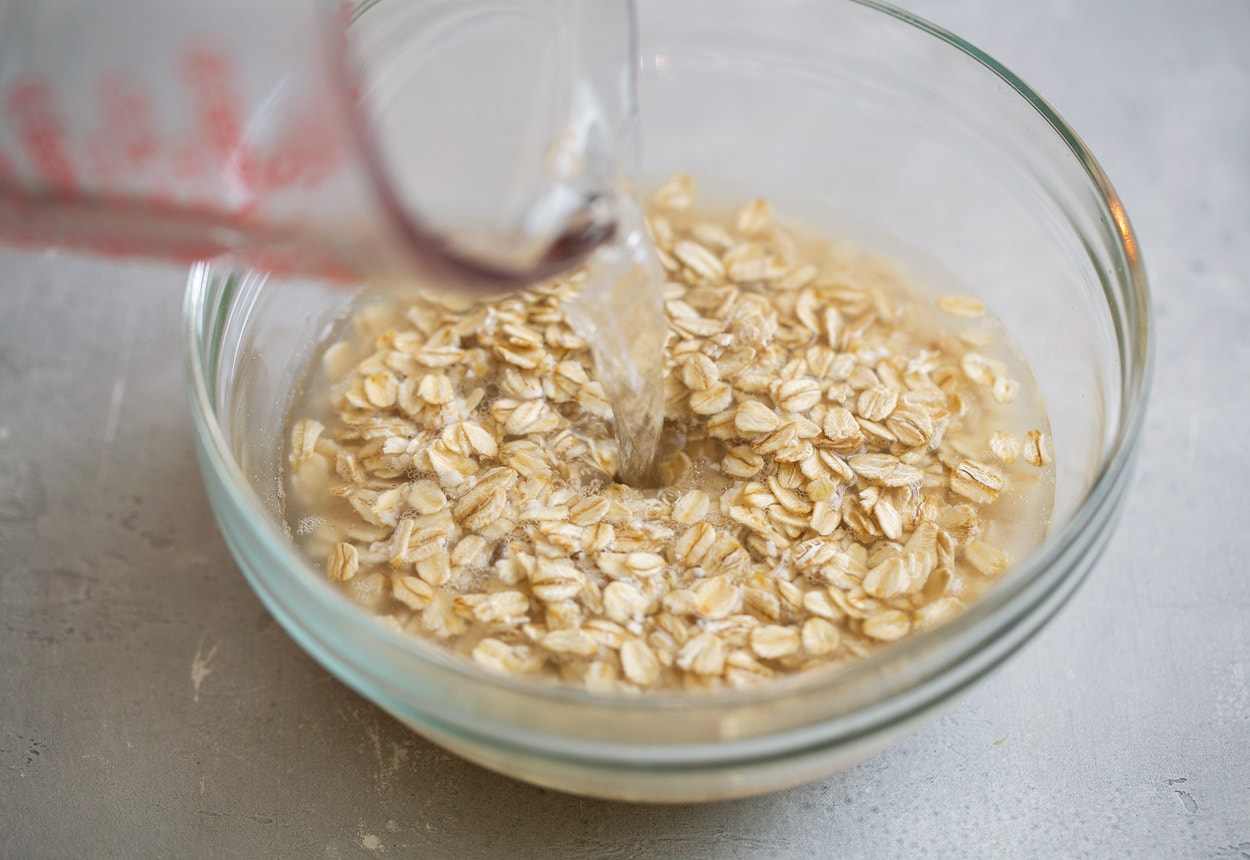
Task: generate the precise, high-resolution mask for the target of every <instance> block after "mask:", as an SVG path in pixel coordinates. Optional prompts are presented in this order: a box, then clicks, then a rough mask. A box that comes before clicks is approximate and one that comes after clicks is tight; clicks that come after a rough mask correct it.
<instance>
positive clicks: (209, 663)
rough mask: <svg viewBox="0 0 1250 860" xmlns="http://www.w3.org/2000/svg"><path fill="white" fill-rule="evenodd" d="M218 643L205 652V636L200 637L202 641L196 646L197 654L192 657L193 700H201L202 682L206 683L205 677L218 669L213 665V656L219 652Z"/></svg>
mask: <svg viewBox="0 0 1250 860" xmlns="http://www.w3.org/2000/svg"><path fill="white" fill-rule="evenodd" d="M218 644H220V643H217V644H214V645H213V647H212V648H209V649H208V653H207V654H205V653H204V637H203V636H201V637H200V642H199V644H198V645H196V646H195V656H194V657H193V658H191V689H192V691H193V696H192V701H196V702H198V701H199V700H200V684H203V683H204V679H205V678H207V677H208V676H209V675H211V674H212V673H213V670H214V669H216V668H217V667H215V666H214V665H213V657H214V656H215V655H216V654H217V645H218Z"/></svg>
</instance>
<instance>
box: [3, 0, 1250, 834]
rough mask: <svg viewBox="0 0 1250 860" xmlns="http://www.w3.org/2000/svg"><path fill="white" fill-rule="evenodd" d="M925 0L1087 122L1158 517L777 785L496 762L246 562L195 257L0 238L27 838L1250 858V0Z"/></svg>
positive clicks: (1142, 490)
mask: <svg viewBox="0 0 1250 860" xmlns="http://www.w3.org/2000/svg"><path fill="white" fill-rule="evenodd" d="M905 5H906V6H907V7H908V8H909V9H913V10H914V11H916V12H917V13H918V14H921V15H923V16H926V17H930V18H931V19H932V20H934V21H936V22H937V23H939V24H942V25H945V26H947V27H948V28H950V29H952V30H954V31H955V32H957V33H959V34H961V35H963V36H965V37H966V38H968V39H969V40H971V41H972V42H973V43H974V44H977V45H979V46H981V47H982V48H984V49H985V50H986V51H987V52H989V53H990V54H991V55H993V56H995V57H997V58H998V59H1000V60H1002V61H1003V62H1004V63H1005V64H1006V65H1007V66H1008V67H1010V68H1012V69H1013V70H1014V71H1016V72H1017V73H1019V74H1020V76H1021V77H1023V78H1024V79H1025V80H1026V81H1028V82H1030V83H1031V84H1032V85H1033V86H1034V87H1035V88H1036V89H1037V90H1038V91H1039V92H1040V93H1042V95H1043V96H1045V97H1046V98H1047V99H1048V100H1049V101H1050V102H1051V103H1052V104H1053V105H1054V106H1055V107H1056V108H1057V109H1058V110H1059V112H1060V113H1061V114H1062V115H1063V116H1064V117H1065V118H1066V119H1067V120H1068V121H1069V122H1070V123H1071V124H1072V125H1073V126H1074V127H1075V128H1076V129H1077V130H1078V132H1080V134H1081V135H1082V136H1083V138H1084V139H1085V141H1086V143H1088V144H1089V146H1090V148H1091V149H1092V150H1093V151H1094V152H1095V153H1096V154H1097V155H1098V157H1099V158H1100V160H1101V161H1102V164H1103V166H1104V167H1105V168H1106V170H1107V173H1108V174H1109V175H1110V177H1111V179H1112V182H1113V183H1115V185H1116V187H1117V188H1118V190H1119V191H1120V193H1121V194H1122V196H1123V199H1124V203H1125V206H1126V208H1127V211H1128V213H1129V215H1130V217H1131V218H1132V219H1133V222H1134V225H1135V226H1136V228H1137V230H1138V234H1139V238H1140V242H1141V247H1142V249H1143V251H1144V255H1145V259H1146V264H1147V268H1148V270H1149V273H1150V276H1151V280H1152V285H1153V289H1154V301H1155V310H1156V314H1157V342H1156V346H1157V353H1156V356H1157V367H1156V376H1155V387H1154V394H1153V398H1152V403H1151V407H1150V411H1149V414H1148V418H1147V422H1146V428H1145V438H1144V441H1143V445H1142V452H1141V453H1142V456H1141V461H1140V468H1139V472H1138V476H1137V479H1136V483H1135V486H1134V488H1133V490H1132V492H1131V498H1130V499H1129V502H1128V506H1127V510H1126V511H1125V514H1124V518H1123V520H1122V522H1121V524H1120V526H1119V528H1118V531H1117V533H1116V535H1115V536H1114V538H1113V539H1112V542H1111V545H1110V548H1109V549H1108V550H1107V552H1106V555H1105V556H1104V558H1103V560H1102V561H1101V562H1100V564H1099V566H1098V568H1097V569H1096V570H1095V572H1094V574H1093V575H1092V576H1091V578H1090V580H1089V581H1088V582H1087V584H1086V585H1085V586H1084V587H1083V589H1082V590H1081V591H1080V592H1079V593H1078V595H1077V597H1076V598H1075V599H1074V600H1073V601H1072V602H1071V603H1070V604H1069V605H1068V607H1067V608H1066V609H1065V610H1064V611H1063V612H1062V613H1061V614H1060V616H1059V617H1058V618H1057V620H1056V621H1055V622H1054V623H1053V624H1051V625H1050V626H1049V627H1048V628H1047V629H1046V630H1045V631H1044V632H1043V633H1042V634H1041V635H1040V636H1039V637H1038V638H1037V639H1036V640H1035V641H1034V642H1033V643H1032V644H1031V645H1030V646H1029V647H1027V648H1026V649H1025V650H1024V651H1023V652H1022V653H1021V654H1019V655H1018V656H1017V657H1016V658H1014V659H1013V660H1012V661H1011V662H1010V663H1008V665H1007V666H1005V667H1004V668H1002V669H1001V670H999V671H998V672H996V673H995V674H994V675H992V676H991V677H990V678H988V679H987V680H985V681H984V682H983V683H981V684H980V685H979V686H978V687H976V688H975V689H974V690H973V691H972V692H971V693H970V694H969V695H967V696H966V697H965V698H964V699H963V700H962V701H961V702H960V703H959V704H958V705H956V706H955V707H954V708H953V709H952V710H951V711H950V712H949V713H948V714H947V715H946V716H944V717H943V718H941V719H940V720H937V721H936V722H934V723H931V724H930V725H928V726H927V727H925V728H923V729H922V730H921V731H920V732H919V733H918V734H916V735H915V736H914V737H912V738H911V739H909V740H907V741H906V742H904V743H902V744H900V745H898V746H897V747H895V748H893V749H891V750H889V751H887V752H885V753H883V754H881V755H879V756H877V757H876V758H874V759H872V760H870V761H868V762H866V763H865V764H862V765H860V766H858V767H856V768H853V769H851V770H848V771H845V772H842V773H839V774H835V775H833V776H830V777H828V778H826V779H823V780H821V781H819V782H816V783H814V784H812V785H808V786H804V787H801V788H796V789H793V790H790V791H785V792H782V793H779V794H775V795H771V796H766V797H762V798H757V799H752V800H743V801H734V802H724V803H718V804H710V805H697V806H674V807H647V806H630V805H623V804H613V803H606V802H600V801H594V800H587V799H581V798H576V797H569V796H565V795H562V794H558V793H554V792H549V791H544V790H541V789H538V788H533V787H530V786H527V785H523V784H520V783H517V782H514V781H511V780H509V779H506V778H503V777H499V776H496V775H494V774H492V773H489V772H487V771H484V770H481V769H479V768H477V767H475V766H472V765H469V764H466V763H464V762H462V761H460V760H458V759H457V758H455V757H453V756H451V755H449V754H447V753H445V752H443V751H441V750H440V749H439V748H437V747H435V746H433V745H431V744H429V743H427V742H425V741H423V740H422V739H420V738H419V737H417V736H415V735H413V734H411V733H410V732H409V731H408V730H406V729H404V728H403V727H401V726H400V725H398V724H397V723H396V722H394V721H393V720H392V719H390V718H389V717H388V716H387V715H385V714H384V713H382V712H381V711H379V710H378V709H377V708H375V707H374V706H372V705H370V704H369V703H367V702H365V701H363V700H362V699H360V698H358V697H357V696H356V695H355V694H353V693H351V692H349V691H348V690H347V689H346V688H345V687H343V686H342V685H341V684H340V683H338V682H337V681H336V680H334V679H333V678H331V677H330V676H329V675H327V674H326V672H325V671H323V670H322V669H321V668H320V667H319V666H317V665H316V664H314V663H313V662H312V660H311V659H310V658H308V657H307V656H305V655H304V654H303V652H301V651H300V650H299V648H297V647H296V646H295V644H294V643H293V642H292V641H291V640H290V639H288V638H287V636H286V635H285V634H284V633H283V632H282V630H281V629H280V628H279V627H278V626H277V625H276V624H275V623H273V621H272V620H271V619H270V617H269V615H268V614H267V613H266V612H265V610H264V609H263V608H262V607H261V605H260V603H259V602H258V601H257V599H256V598H255V597H254V596H253V594H252V593H251V591H250V590H249V588H248V586H247V584H246V583H245V582H244V580H243V578H242V576H241V575H240V574H239V572H238V571H237V569H236V568H235V565H234V563H233V561H232V560H231V558H230V555H229V553H228V552H227V550H226V547H225V544H224V543H223V542H222V539H221V538H220V536H219V535H218V532H217V528H216V526H215V524H214V522H213V519H212V516H211V514H210V512H209V508H208V503H207V501H206V499H205V496H204V492H203V489H202V485H201V481H200V476H199V472H198V469H197V467H196V464H195V462H194V458H193V454H192V442H191V429H190V424H189V417H188V412H187V407H186V404H185V399H184V396H183V386H182V372H181V368H180V365H179V360H178V355H179V343H178V339H179V331H178V318H179V308H180V302H181V289H180V284H181V282H182V280H183V275H182V273H181V272H179V271H177V270H175V269H172V268H163V267H157V266H139V265H120V264H113V263H101V262H98V261H92V260H83V259H76V258H69V257H52V256H47V255H35V254H22V253H17V252H0V856H4V857H81V856H100V857H137V856H151V857H172V856H178V857H245V856H295V857H328V858H337V857H376V856H391V857H395V856H418V857H425V858H444V857H447V858H451V857H542V858H560V857H568V858H574V857H609V858H643V857H681V858H704V857H707V858H711V857H715V858H746V857H807V856H812V857H817V856H819V857H826V856H848V857H858V856H865V857H872V856H879V857H903V856H930V855H932V856H950V857H962V856H978V857H1003V856H1039V855H1045V856H1094V857H1102V856H1141V857H1164V856H1168V857H1180V856H1184V857H1222V858H1250V659H1248V658H1250V633H1248V632H1247V630H1248V627H1250V624H1248V622H1250V576H1248V575H1247V570H1246V568H1247V564H1246V555H1247V549H1248V548H1250V539H1248V538H1247V528H1248V523H1250V516H1247V513H1246V511H1247V507H1248V505H1247V502H1246V496H1247V492H1248V488H1250V445H1248V444H1247V442H1246V438H1247V434H1246V428H1247V426H1250V385H1247V380H1246V377H1247V374H1248V373H1250V337H1248V334H1247V333H1248V332H1250V283H1248V282H1250V278H1248V277H1247V274H1248V273H1247V265H1246V261H1247V260H1250V52H1248V51H1247V46H1248V45H1250V4H1248V3H1246V2H1244V0H1199V2H1185V0H1170V2H1163V0H1149V2H1147V0H1091V2H1078V0H1055V2H1049V3H1034V4H1023V3H1012V4H1007V3H990V2H988V0H912V2H908V3H906V4H905ZM1238 523H1241V525H1240V526H1239V525H1238Z"/></svg>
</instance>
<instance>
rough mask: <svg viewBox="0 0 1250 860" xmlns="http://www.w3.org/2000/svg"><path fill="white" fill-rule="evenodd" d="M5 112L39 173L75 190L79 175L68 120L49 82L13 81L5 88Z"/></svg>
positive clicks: (49, 181) (54, 184) (56, 184)
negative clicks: (59, 109)
mask: <svg viewBox="0 0 1250 860" xmlns="http://www.w3.org/2000/svg"><path fill="white" fill-rule="evenodd" d="M4 112H5V116H6V117H7V118H8V121H9V123H10V124H11V125H12V127H13V130H14V133H15V135H16V137H17V142H18V146H19V147H20V148H21V151H22V154H23V155H24V156H25V157H26V161H27V162H28V163H29V164H30V167H31V169H32V170H34V172H35V175H36V176H38V177H39V178H40V179H41V180H43V181H44V182H46V183H47V184H48V185H51V186H52V187H53V188H55V189H58V190H62V191H68V190H72V189H73V188H74V187H75V185H76V178H75V171H74V165H73V163H72V162H71V161H70V158H69V153H68V149H67V147H66V140H65V135H66V132H65V124H64V123H63V122H62V121H61V118H60V116H59V114H58V112H57V110H56V104H55V102H54V101H53V98H52V91H51V90H50V89H49V88H48V85H47V84H44V83H39V82H35V81H17V82H15V83H12V84H10V85H9V86H8V87H7V88H6V89H5V91H4Z"/></svg>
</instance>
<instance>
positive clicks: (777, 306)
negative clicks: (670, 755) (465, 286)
mask: <svg viewBox="0 0 1250 860" xmlns="http://www.w3.org/2000/svg"><path fill="white" fill-rule="evenodd" d="M694 205H695V188H694V184H693V182H692V181H691V180H690V178H689V177H688V176H680V177H676V178H674V179H673V180H671V181H670V182H668V183H666V184H665V185H664V186H663V187H662V188H661V189H660V190H659V191H657V192H656V194H655V196H654V198H653V207H654V210H655V211H653V212H652V213H651V214H650V216H649V218H648V225H649V228H650V234H651V236H652V237H653V238H654V240H655V243H656V245H657V248H658V250H659V253H660V257H661V261H662V262H663V264H664V266H665V268H666V270H667V272H668V282H667V284H666V285H665V287H664V296H663V299H664V310H665V314H666V316H667V321H668V332H667V345H666V347H665V361H664V374H665V376H664V415H665V419H666V427H667V428H668V432H669V434H670V436H671V440H670V444H669V447H668V449H666V450H665V451H664V453H663V456H662V458H661V462H660V463H659V464H658V465H659V468H658V473H659V474H660V475H662V476H663V478H664V480H665V482H666V484H667V486H665V487H663V488H661V489H638V488H634V487H627V486H624V485H622V484H618V483H615V482H614V481H613V480H612V477H611V476H613V475H614V474H615V472H616V469H617V467H618V465H619V463H620V460H621V454H620V451H619V450H618V448H617V444H616V440H615V439H614V438H613V435H612V426H613V422H614V417H613V416H614V413H613V404H612V403H611V402H610V401H609V398H608V397H607V395H606V393H605V389H604V386H603V385H602V383H601V382H600V380H599V379H598V378H597V375H596V373H595V369H594V365H593V362H592V361H591V358H590V351H589V349H588V346H587V343H586V341H585V340H584V339H582V338H580V337H578V336H577V335H576V334H575V333H574V332H573V330H572V328H571V327H570V325H569V323H568V318H567V316H566V313H565V306H566V305H567V303H569V302H571V301H572V300H573V299H574V298H575V297H576V296H577V295H578V292H579V291H580V289H581V285H582V282H583V280H584V276H582V275H580V274H573V275H570V276H567V277H565V278H562V279H557V280H554V281H551V282H548V283H545V284H542V285H539V286H537V287H535V288H533V289H531V290H528V291H526V292H524V293H520V294H517V295H514V296H510V297H508V298H506V299H502V300H498V301H495V302H492V303H489V304H484V305H477V306H472V307H467V308H452V307H448V306H445V305H443V304H440V303H439V302H437V301H435V300H433V299H425V298H419V299H413V300H411V301H407V302H406V306H405V307H403V308H399V309H397V310H396V311H395V312H393V313H390V312H387V313H383V312H375V311H374V310H370V311H369V313H368V314H365V313H364V312H363V311H362V314H361V319H360V331H361V335H360V337H359V338H357V339H356V340H355V341H350V340H349V341H340V342H339V343H336V344H334V345H333V346H332V347H331V348H329V349H327V350H326V352H325V353H324V356H323V358H322V360H321V362H320V365H319V367H320V370H319V371H318V373H320V374H322V375H323V376H324V377H326V378H327V380H328V381H327V382H326V384H325V385H324V386H323V387H322V389H321V391H320V395H319V396H321V397H323V398H324V400H325V402H326V403H327V406H326V408H325V409H324V410H322V412H324V414H322V413H321V412H318V413H315V414H316V415H317V418H310V417H304V416H299V418H300V419H301V420H297V421H294V422H293V423H292V425H291V433H290V436H289V451H288V454H289V463H290V469H291V472H290V483H291V488H292V491H293V496H292V497H293V498H295V497H298V498H301V499H303V498H305V497H309V498H312V501H310V502H309V503H308V504H307V506H308V507H309V508H310V509H315V510H310V511H309V512H308V513H307V514H305V515H306V516H309V517H312V516H313V515H314V514H315V516H316V517H318V518H319V519H318V521H319V522H320V521H325V522H326V523H327V525H325V526H319V527H317V528H316V529H313V530H312V534H310V535H309V537H308V546H310V547H313V546H316V547H317V549H316V550H315V554H316V555H317V556H318V561H321V562H322V563H323V565H324V569H325V571H326V574H327V576H328V577H329V578H330V579H332V580H334V581H336V582H339V583H341V587H342V588H343V589H344V591H345V593H347V594H348V595H350V596H352V597H353V598H354V599H356V600H358V601H359V602H361V603H362V604H363V605H365V606H367V607H370V610H371V611H376V612H377V614H378V615H379V617H385V618H387V619H389V620H388V622H387V623H388V624H391V625H392V626H395V627H397V628H398V629H401V630H404V631H408V632H409V633H411V634H413V635H419V636H424V637H428V638H430V639H434V640H437V641H439V642H442V643H444V644H445V645H446V646H447V647H450V648H453V649H456V650H458V651H460V652H461V653H463V654H465V655H468V656H469V657H471V659H472V660H473V662H475V663H476V664H478V665H479V666H481V667H483V668H485V669H487V670H489V671H492V672H497V673H503V674H510V675H533V676H541V677H545V678H553V679H555V678H559V679H564V680H566V681H569V682H572V683H580V684H583V685H584V686H586V687H587V688H588V689H591V690H595V691H600V692H605V693H612V692H620V691H633V692H637V691H639V690H654V689H663V688H684V689H690V690H705V689H715V688H716V687H718V686H728V687H741V686H746V685H750V684H757V683H760V682H763V681H766V680H767V679H769V678H772V677H776V676H778V675H782V674H787V673H791V672H795V671H802V670H806V669H809V668H813V667H818V666H836V665H841V664H842V663H844V662H846V661H848V660H850V659H855V658H859V657H862V656H864V655H866V654H869V653H871V652H872V650H873V649H874V648H877V647H881V646H883V645H884V644H886V643H890V642H895V641H897V640H899V639H902V638H904V637H906V636H908V635H909V634H910V633H911V632H912V631H919V630H925V629H929V628H931V627H932V626H934V625H935V624H938V623H940V622H941V621H942V620H943V619H945V618H948V617H950V616H951V615H952V614H954V613H956V612H958V611H960V609H961V608H962V607H963V605H964V603H965V601H966V600H967V599H969V598H971V597H974V596H975V595H976V594H977V593H978V591H979V590H980V589H982V588H984V587H985V584H986V583H988V582H991V581H992V580H993V578H995V577H998V576H1001V575H1002V574H1003V572H1004V571H1005V570H1007V569H1008V568H1009V567H1010V564H1011V559H1012V553H1013V552H1015V551H1019V550H1027V548H1028V547H1027V546H1026V545H1024V544H1022V543H1021V542H1020V541H1019V540H1017V541H1016V542H1015V543H1011V542H1010V541H1008V542H1006V543H1005V542H1004V536H1005V535H1006V536H1008V537H1009V536H1010V535H1011V531H1010V529H1009V526H1010V524H1009V523H1005V521H1006V520H1007V518H1008V517H1009V516H1013V515H1018V507H1013V506H1018V497H1020V496H1021V494H1026V493H1028V492H1031V490H1030V488H1032V487H1037V486H1042V487H1045V486H1046V482H1045V481H1038V480H1037V477H1038V475H1039V473H1038V472H1037V471H1036V470H1037V469H1038V468H1047V467H1050V466H1051V461H1052V457H1051V454H1050V449H1049V445H1048V441H1047V439H1046V436H1045V432H1044V430H1042V429H1034V430H1027V428H1028V427H1029V425H1030V424H1033V426H1035V427H1045V424H1044V423H1043V422H1044V417H1043V416H1040V415H1037V416H1036V417H1025V416H1026V415H1033V413H1025V412H1021V413H1020V415H1019V416H1017V414H1016V412H1015V411H1012V410H1021V409H1027V408H1028V405H1027V404H1028V403H1030V402H1032V401H1033V400H1035V399H1036V398H1032V397H1027V396H1022V394H1031V390H1030V391H1027V392H1026V391H1025V387H1026V386H1027V385H1029V384H1030V382H1031V380H1030V379H1029V377H1028V375H1027V371H1023V372H1021V370H1020V369H1019V368H1016V367H1015V366H1014V365H1011V366H1010V370H1011V372H1009V363H1008V361H1006V360H1005V359H1004V357H1000V356H1001V355H1002V354H1001V352H1000V351H996V350H997V347H996V343H997V342H998V340H999V338H998V337H997V336H996V335H995V334H994V332H995V331H997V330H996V329H993V328H992V324H993V321H992V320H990V319H989V318H988V314H987V312H986V308H985V306H984V304H983V303H982V302H980V301H979V300H978V299H975V298H972V297H969V296H960V295H948V296H943V297H942V298H940V299H938V300H937V302H936V308H937V311H939V312H940V313H941V314H945V315H946V316H948V317H955V318H957V319H958V320H959V321H960V323H959V324H960V325H961V326H965V328H963V329H961V330H954V329H952V330H949V331H948V330H947V329H944V328H943V327H942V325H941V324H940V323H938V322H936V319H937V317H938V315H937V314H936V313H934V314H933V318H934V320H935V321H934V322H932V323H930V322H926V319H927V318H925V317H923V316H921V315H918V314H916V313H915V311H914V308H915V305H914V304H913V303H911V302H910V300H909V299H908V298H907V297H906V296H903V295H901V294H900V293H899V292H898V291H897V289H896V285H897V283H898V277H897V276H896V275H894V274H892V273H890V272H889V271H888V270H887V268H886V267H884V266H882V265H880V264H879V263H877V262H876V261H874V260H872V259H870V258H867V257H864V256H862V255H857V254H855V253H854V252H850V251H848V250H846V249H844V248H830V247H825V246H820V245H818V244H816V243H813V242H808V241H806V240H804V239H802V238H796V237H794V236H792V235H791V234H790V233H789V232H788V231H787V230H786V229H785V228H784V227H783V226H781V225H779V224H778V223H777V222H776V220H775V218H774V216H773V212H772V207H771V206H770V205H769V204H768V203H767V202H766V201H763V200H755V201H751V202H749V203H747V204H746V205H744V206H743V207H742V208H741V209H740V210H738V212H737V213H736V215H735V216H734V217H733V218H732V219H729V220H728V221H725V222H717V221H715V220H709V219H706V218H702V217H695V214H694ZM366 317H367V318H368V320H369V322H368V324H366ZM983 320H984V321H985V327H982V326H983V323H982V321H983ZM948 322H949V321H948ZM926 326H928V328H926ZM318 419H320V420H318ZM1026 430H1027V432H1026ZM1021 438H1023V440H1024V441H1023V442H1021ZM1026 464H1027V465H1026ZM1040 474H1041V475H1042V476H1044V477H1047V476H1051V475H1052V474H1053V469H1051V468H1047V471H1045V472H1042V473H1040ZM300 503H301V504H304V502H302V501H301V502H300ZM293 509H294V505H293ZM330 510H334V511H336V512H337V513H336V514H335V515H334V516H328V515H327V514H328V512H329V511H330ZM1005 529H1006V530H1005ZM301 534H302V533H301ZM327 548H328V549H327Z"/></svg>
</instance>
